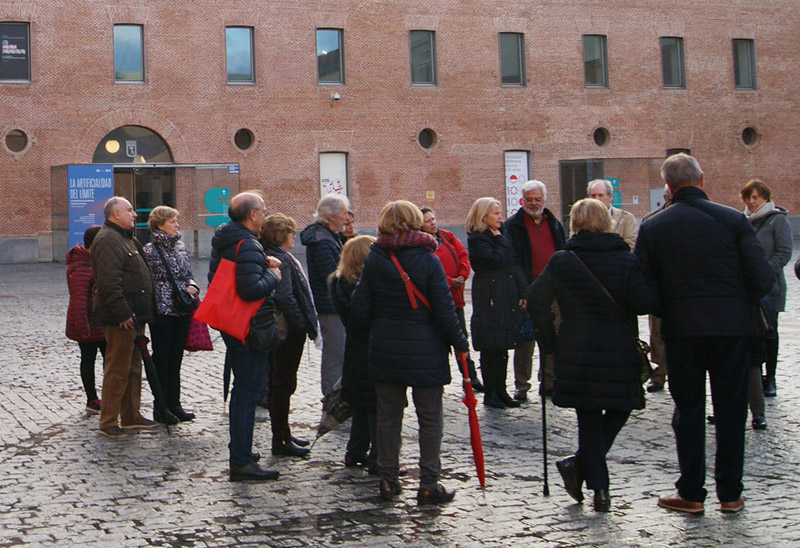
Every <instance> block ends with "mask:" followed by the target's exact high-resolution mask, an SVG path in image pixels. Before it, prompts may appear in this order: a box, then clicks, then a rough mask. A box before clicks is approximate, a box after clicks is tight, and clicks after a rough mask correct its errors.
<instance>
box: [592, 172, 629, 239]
mask: <svg viewBox="0 0 800 548" xmlns="http://www.w3.org/2000/svg"><path fill="white" fill-rule="evenodd" d="M613 195H614V188H613V187H612V186H611V183H610V182H609V181H607V180H606V179H594V180H593V181H589V184H588V185H587V186H586V196H588V197H589V198H594V199H595V200H600V201H601V202H603V204H605V206H606V207H607V208H608V214H609V215H611V232H614V233H616V234H619V235H620V236H622V239H623V240H625V243H626V244H628V247H629V248H631V250H633V246H634V244H635V243H636V233H637V232H638V231H639V227H638V226H637V225H636V217H634V216H633V214H632V213H628V212H627V211H623V210H621V209H619V208H616V207H614V206H612V205H611V198H612V197H613Z"/></svg>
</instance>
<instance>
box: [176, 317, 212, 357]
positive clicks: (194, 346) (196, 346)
mask: <svg viewBox="0 0 800 548" xmlns="http://www.w3.org/2000/svg"><path fill="white" fill-rule="evenodd" d="M183 349H184V350H188V351H189V352H197V351H199V350H214V346H213V345H212V344H211V334H210V333H209V332H208V324H206V323H203V322H201V321H200V320H198V319H197V318H195V317H194V316H192V319H191V320H189V331H188V332H187V333H186V342H185V343H184V345H183Z"/></svg>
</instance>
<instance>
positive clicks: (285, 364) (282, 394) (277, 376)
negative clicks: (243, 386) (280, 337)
mask: <svg viewBox="0 0 800 548" xmlns="http://www.w3.org/2000/svg"><path fill="white" fill-rule="evenodd" d="M305 343H306V332H305V331H304V330H302V329H292V330H289V333H288V334H287V335H286V340H285V341H283V342H282V343H281V345H280V346H279V347H278V348H276V349H275V350H273V351H272V352H270V353H269V376H268V381H267V382H268V383H269V396H268V398H267V401H268V402H269V403H268V406H269V419H270V423H271V425H272V443H273V445H280V444H282V443H288V442H289V441H291V439H292V431H291V429H290V428H289V404H290V400H291V399H292V394H294V391H295V390H296V389H297V369H298V368H299V367H300V359H301V358H302V357H303V348H304V347H305Z"/></svg>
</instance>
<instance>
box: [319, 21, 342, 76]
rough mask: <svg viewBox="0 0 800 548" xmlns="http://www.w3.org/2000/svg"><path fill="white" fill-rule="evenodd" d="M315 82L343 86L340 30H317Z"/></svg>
mask: <svg viewBox="0 0 800 548" xmlns="http://www.w3.org/2000/svg"><path fill="white" fill-rule="evenodd" d="M317 82H318V83H320V84H344V37H343V31H342V29H317Z"/></svg>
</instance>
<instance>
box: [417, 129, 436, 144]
mask: <svg viewBox="0 0 800 548" xmlns="http://www.w3.org/2000/svg"><path fill="white" fill-rule="evenodd" d="M417 141H418V142H419V146H421V147H422V148H425V149H428V148H431V147H432V146H433V145H435V144H436V132H435V131H433V130H432V129H428V128H425V129H423V130H422V131H420V132H419V135H417Z"/></svg>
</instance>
